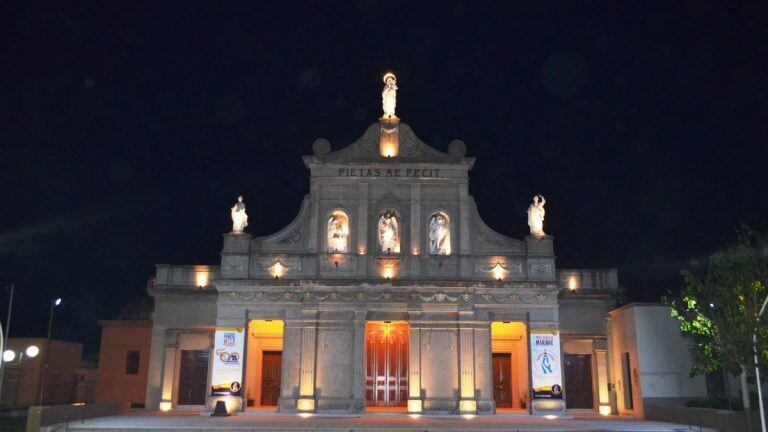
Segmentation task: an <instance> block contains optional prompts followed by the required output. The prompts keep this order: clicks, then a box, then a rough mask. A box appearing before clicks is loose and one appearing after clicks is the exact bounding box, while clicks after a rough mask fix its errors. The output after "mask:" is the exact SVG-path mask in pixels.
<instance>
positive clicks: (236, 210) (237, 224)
mask: <svg viewBox="0 0 768 432" xmlns="http://www.w3.org/2000/svg"><path fill="white" fill-rule="evenodd" d="M231 210H232V212H231V215H232V232H233V233H235V234H239V233H241V232H243V230H245V227H247V226H248V214H247V213H246V212H245V203H243V197H242V196H239V197H237V202H236V203H235V205H233V206H232V208H231Z"/></svg>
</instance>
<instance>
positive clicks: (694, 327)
mask: <svg viewBox="0 0 768 432" xmlns="http://www.w3.org/2000/svg"><path fill="white" fill-rule="evenodd" d="M681 274H682V276H683V279H684V281H685V284H684V286H683V288H682V289H681V290H680V293H679V294H677V295H674V296H671V297H668V298H666V299H665V302H666V303H667V304H668V305H669V306H671V308H672V312H671V313H672V316H673V317H674V318H677V319H678V320H679V322H680V332H681V333H682V335H683V336H684V337H686V338H688V339H690V340H691V341H692V353H693V371H692V374H694V375H697V374H705V373H711V372H715V371H717V370H718V369H722V370H724V371H728V372H731V373H733V374H740V375H741V387H742V400H743V403H744V409H745V410H748V409H749V408H750V402H749V390H748V388H747V371H749V370H753V369H754V360H753V353H754V351H753V350H754V349H755V346H754V345H753V342H752V335H753V333H754V334H755V335H756V336H757V346H756V349H757V352H758V354H759V357H760V363H761V365H762V364H763V363H764V362H765V361H766V359H768V325H766V324H768V320H766V318H765V316H762V317H760V316H758V315H759V314H758V313H759V310H760V306H761V305H762V303H763V300H765V296H766V294H767V291H768V290H767V288H768V241H766V238H765V237H764V236H763V235H761V234H760V233H758V232H756V231H754V230H752V229H750V228H749V227H747V226H742V227H741V228H740V229H739V230H738V235H737V239H736V242H735V243H733V244H731V245H729V246H727V247H726V248H725V249H722V250H719V251H716V252H714V253H713V254H711V255H710V256H709V257H707V259H706V260H705V261H704V262H699V261H698V260H696V259H693V260H691V262H690V265H689V266H688V268H686V269H684V270H682V271H681Z"/></svg>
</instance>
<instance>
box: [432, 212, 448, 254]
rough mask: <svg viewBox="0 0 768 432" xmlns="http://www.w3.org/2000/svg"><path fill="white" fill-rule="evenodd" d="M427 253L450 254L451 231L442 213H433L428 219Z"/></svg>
mask: <svg viewBox="0 0 768 432" xmlns="http://www.w3.org/2000/svg"><path fill="white" fill-rule="evenodd" d="M429 253H430V254H432V255H450V254H451V231H450V226H449V225H448V219H447V218H446V217H445V215H444V214H442V213H435V214H433V215H432V217H431V218H430V219H429Z"/></svg>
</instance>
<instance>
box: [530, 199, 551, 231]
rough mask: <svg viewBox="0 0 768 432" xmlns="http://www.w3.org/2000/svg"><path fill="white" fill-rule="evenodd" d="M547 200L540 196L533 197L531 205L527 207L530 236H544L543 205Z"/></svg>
mask: <svg viewBox="0 0 768 432" xmlns="http://www.w3.org/2000/svg"><path fill="white" fill-rule="evenodd" d="M546 202H547V200H545V199H544V197H543V196H541V195H534V196H533V203H531V205H530V206H529V207H528V226H529V227H530V228H531V235H532V236H536V237H542V236H545V235H546V234H544V213H545V211H544V204H545V203H546Z"/></svg>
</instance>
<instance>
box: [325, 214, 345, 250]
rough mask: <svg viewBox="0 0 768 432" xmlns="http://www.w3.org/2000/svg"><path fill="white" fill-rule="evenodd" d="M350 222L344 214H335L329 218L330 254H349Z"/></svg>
mask: <svg viewBox="0 0 768 432" xmlns="http://www.w3.org/2000/svg"><path fill="white" fill-rule="evenodd" d="M348 238H349V220H348V219H347V217H346V216H345V215H344V214H342V213H334V214H332V215H331V217H329V218H328V252H329V253H347V252H349V247H348V243H347V239H348Z"/></svg>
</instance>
